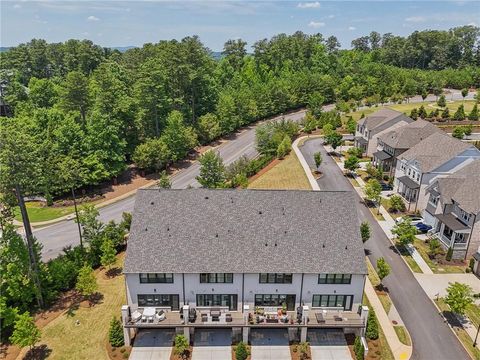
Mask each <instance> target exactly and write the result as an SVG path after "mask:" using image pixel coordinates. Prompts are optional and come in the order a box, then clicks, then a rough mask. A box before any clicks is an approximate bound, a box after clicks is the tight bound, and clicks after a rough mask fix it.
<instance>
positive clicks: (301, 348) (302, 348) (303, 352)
mask: <svg viewBox="0 0 480 360" xmlns="http://www.w3.org/2000/svg"><path fill="white" fill-rule="evenodd" d="M308 346H309V344H308V342H306V341H302V342H301V343H300V344H298V352H299V353H300V359H306V358H307V356H308Z"/></svg>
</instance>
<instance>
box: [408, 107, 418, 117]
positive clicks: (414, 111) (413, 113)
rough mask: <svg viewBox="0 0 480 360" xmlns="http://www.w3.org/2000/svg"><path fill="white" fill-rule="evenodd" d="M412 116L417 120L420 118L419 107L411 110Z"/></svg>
mask: <svg viewBox="0 0 480 360" xmlns="http://www.w3.org/2000/svg"><path fill="white" fill-rule="evenodd" d="M410 117H411V118H412V119H413V120H417V119H418V110H417V108H413V109H412V111H411V112H410Z"/></svg>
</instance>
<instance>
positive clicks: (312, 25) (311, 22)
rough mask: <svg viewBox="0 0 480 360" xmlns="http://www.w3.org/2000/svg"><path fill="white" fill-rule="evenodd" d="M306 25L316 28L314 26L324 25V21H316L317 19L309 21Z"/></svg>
mask: <svg viewBox="0 0 480 360" xmlns="http://www.w3.org/2000/svg"><path fill="white" fill-rule="evenodd" d="M308 26H310V27H313V28H315V29H316V28H319V27H323V26H325V23H324V22H320V21H318V22H317V21H310V22H309V23H308Z"/></svg>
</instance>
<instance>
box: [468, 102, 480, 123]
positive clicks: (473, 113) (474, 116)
mask: <svg viewBox="0 0 480 360" xmlns="http://www.w3.org/2000/svg"><path fill="white" fill-rule="evenodd" d="M468 120H473V121H476V120H478V107H477V104H475V105H473V108H472V111H470V114H468Z"/></svg>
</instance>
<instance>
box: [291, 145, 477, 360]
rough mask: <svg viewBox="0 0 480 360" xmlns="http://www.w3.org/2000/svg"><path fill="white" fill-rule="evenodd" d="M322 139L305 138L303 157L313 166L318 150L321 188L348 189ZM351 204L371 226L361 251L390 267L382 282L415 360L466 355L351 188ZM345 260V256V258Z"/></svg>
mask: <svg viewBox="0 0 480 360" xmlns="http://www.w3.org/2000/svg"><path fill="white" fill-rule="evenodd" d="M322 141H323V140H322V139H321V138H317V139H312V140H309V141H306V142H305V143H304V146H302V147H301V148H300V150H301V152H302V154H303V155H304V157H305V159H306V160H307V162H308V163H309V165H310V166H312V168H314V167H315V165H314V161H313V154H314V153H315V152H317V151H321V152H322V156H323V162H322V165H321V167H320V169H321V171H322V173H323V174H324V175H323V176H322V177H321V178H320V179H319V180H318V184H319V186H320V190H321V191H335V190H336V191H338V190H340V191H352V190H353V188H352V185H351V184H350V182H349V181H348V179H346V178H345V176H344V175H343V173H342V171H341V170H340V168H339V167H338V166H337V165H336V164H335V161H334V160H333V159H332V158H331V157H330V156H329V155H328V154H327V152H326V151H325V149H324V148H323V146H321V144H322ZM353 193H354V195H355V204H356V207H357V211H358V215H359V218H360V221H365V220H366V221H368V222H369V223H370V228H371V238H370V240H368V241H367V242H366V243H365V251H366V253H367V255H368V257H369V259H370V261H371V262H372V264H376V261H377V259H378V258H379V257H383V258H385V260H386V261H387V262H388V263H389V264H390V266H391V268H392V271H391V273H390V275H388V276H387V277H386V278H385V280H384V284H385V286H386V287H387V288H388V289H389V293H390V297H391V298H392V301H393V303H394V304H395V307H396V308H397V310H398V312H399V314H400V316H401V318H402V320H403V321H404V323H405V325H406V327H407V328H408V330H409V332H410V335H411V337H412V343H413V354H412V359H418V360H430V359H431V360H442V359H445V360H457V359H469V358H470V357H469V356H468V354H467V352H466V351H465V349H464V348H463V346H462V345H461V344H460V342H459V341H458V339H457V338H456V337H455V336H454V335H453V334H452V332H451V330H450V329H449V327H448V325H447V324H445V323H444V320H443V318H442V317H441V316H440V314H439V313H438V310H437V309H436V307H435V306H434V305H433V303H432V302H431V300H430V299H429V298H428V296H427V294H426V293H425V292H424V291H423V289H422V288H421V286H420V285H419V284H418V282H417V280H416V279H415V277H414V276H413V274H412V272H411V271H410V270H409V269H408V267H407V265H406V264H405V263H404V261H403V260H402V259H401V257H400V255H398V254H396V253H395V251H394V249H393V246H392V244H391V243H390V240H389V239H388V238H387V236H386V235H385V233H384V232H383V230H382V228H381V227H380V225H378V223H377V222H376V220H375V219H374V217H373V215H372V214H371V212H370V210H369V209H368V208H366V207H365V205H364V204H363V202H362V200H361V198H360V196H358V194H357V193H356V192H355V191H353ZM345 260H346V261H348V259H345Z"/></svg>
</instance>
